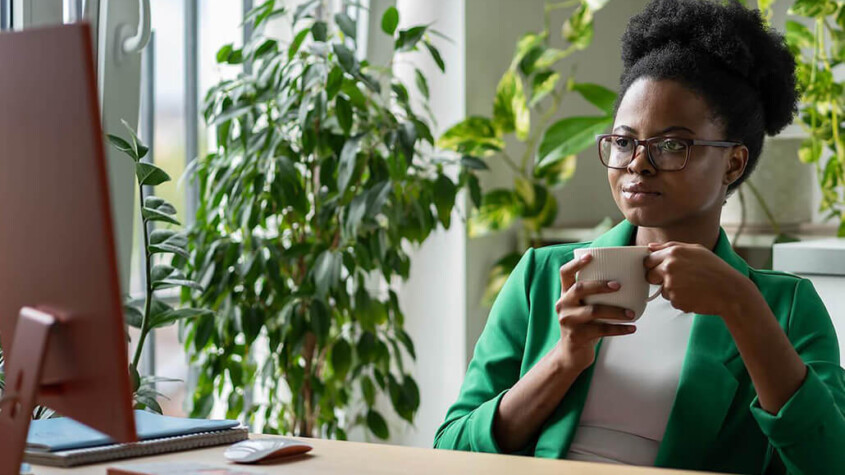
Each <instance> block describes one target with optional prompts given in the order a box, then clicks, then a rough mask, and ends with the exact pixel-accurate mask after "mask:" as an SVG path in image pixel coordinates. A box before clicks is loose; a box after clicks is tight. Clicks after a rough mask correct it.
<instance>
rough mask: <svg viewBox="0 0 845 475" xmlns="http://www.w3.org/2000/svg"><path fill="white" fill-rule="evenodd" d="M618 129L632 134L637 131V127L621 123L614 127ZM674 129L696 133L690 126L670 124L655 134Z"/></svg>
mask: <svg viewBox="0 0 845 475" xmlns="http://www.w3.org/2000/svg"><path fill="white" fill-rule="evenodd" d="M618 130H624V131H626V132H630V133H632V134H636V133H637V131H636V129H633V128H631V127H628V126H627V125H619V126H617V127H616V128H615V129H613V131H614V132H615V131H618ZM672 131H682V132H689V133H691V134H695V132H694V131H693V130H692V129H690V128H688V127H684V126H682V125H673V126H670V127H666V128H665V129H663V130H661V131H660V132H657V133H656V134H655V135H662V134H665V133H667V132H672Z"/></svg>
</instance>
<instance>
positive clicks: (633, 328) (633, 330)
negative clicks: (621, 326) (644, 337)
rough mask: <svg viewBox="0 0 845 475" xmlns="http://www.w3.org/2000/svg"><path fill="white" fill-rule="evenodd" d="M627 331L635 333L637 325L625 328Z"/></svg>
mask: <svg viewBox="0 0 845 475" xmlns="http://www.w3.org/2000/svg"><path fill="white" fill-rule="evenodd" d="M625 331H626V332H627V333H634V332H635V331H637V327H628V328H626V329H625Z"/></svg>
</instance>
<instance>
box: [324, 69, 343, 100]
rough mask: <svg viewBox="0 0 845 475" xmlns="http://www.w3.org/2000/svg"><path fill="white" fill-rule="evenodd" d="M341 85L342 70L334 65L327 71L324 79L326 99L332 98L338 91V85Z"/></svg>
mask: <svg viewBox="0 0 845 475" xmlns="http://www.w3.org/2000/svg"><path fill="white" fill-rule="evenodd" d="M342 85H343V70H342V69H340V68H339V67H337V66H335V67H333V68H332V70H331V71H330V72H329V76H328V78H327V80H326V99H327V100H332V99H333V98H334V97H335V96H337V93H338V92H340V87H341V86H342Z"/></svg>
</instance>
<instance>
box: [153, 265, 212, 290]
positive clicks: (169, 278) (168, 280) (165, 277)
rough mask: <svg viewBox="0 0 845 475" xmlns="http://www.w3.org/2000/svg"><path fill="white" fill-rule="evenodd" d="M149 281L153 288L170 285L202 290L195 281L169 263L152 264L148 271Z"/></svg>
mask: <svg viewBox="0 0 845 475" xmlns="http://www.w3.org/2000/svg"><path fill="white" fill-rule="evenodd" d="M150 281H151V283H152V287H153V290H159V289H168V288H172V287H188V288H191V289H196V290H200V291H201V290H203V289H202V287H201V286H200V285H199V284H197V283H196V282H194V281H192V280H189V279H188V278H186V277H185V275H184V274H182V272H181V271H180V270H179V269H174V268H173V267H171V266H169V265H164V264H158V265H155V266H153V268H152V271H151V272H150Z"/></svg>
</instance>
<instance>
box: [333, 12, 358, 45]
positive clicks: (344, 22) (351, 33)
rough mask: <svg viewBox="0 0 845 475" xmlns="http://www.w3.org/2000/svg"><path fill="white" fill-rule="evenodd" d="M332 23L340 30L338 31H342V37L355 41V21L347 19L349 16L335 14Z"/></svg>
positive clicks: (341, 13)
mask: <svg viewBox="0 0 845 475" xmlns="http://www.w3.org/2000/svg"><path fill="white" fill-rule="evenodd" d="M334 21H335V23H337V26H338V28H340V31H342V32H343V34H344V35H346V36H348V37H350V38H352V39H353V40H354V39H355V35H356V32H355V21H353V20H352V18H349V15H347V14H346V13H343V12H340V13H335V15H334Z"/></svg>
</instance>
